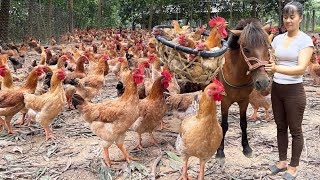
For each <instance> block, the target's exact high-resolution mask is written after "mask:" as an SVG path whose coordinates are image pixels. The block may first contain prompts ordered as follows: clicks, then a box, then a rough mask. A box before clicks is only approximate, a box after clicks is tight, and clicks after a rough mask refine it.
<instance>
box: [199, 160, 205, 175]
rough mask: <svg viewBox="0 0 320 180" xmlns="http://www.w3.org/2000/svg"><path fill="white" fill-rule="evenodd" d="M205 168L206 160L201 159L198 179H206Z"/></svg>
mask: <svg viewBox="0 0 320 180" xmlns="http://www.w3.org/2000/svg"><path fill="white" fill-rule="evenodd" d="M204 168H205V162H203V161H201V160H200V173H199V176H198V180H204Z"/></svg>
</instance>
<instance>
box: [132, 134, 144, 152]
mask: <svg viewBox="0 0 320 180" xmlns="http://www.w3.org/2000/svg"><path fill="white" fill-rule="evenodd" d="M141 141H142V139H141V134H138V142H137V145H136V146H135V147H134V148H133V149H143V147H142V143H141Z"/></svg>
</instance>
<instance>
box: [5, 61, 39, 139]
mask: <svg viewBox="0 0 320 180" xmlns="http://www.w3.org/2000/svg"><path fill="white" fill-rule="evenodd" d="M42 74H43V67H42V66H37V67H35V68H34V69H33V70H32V71H31V73H30V74H29V76H28V78H27V81H26V83H25V84H24V85H23V86H22V87H20V88H19V89H17V90H15V91H11V90H10V89H9V90H3V91H0V116H5V121H6V124H7V126H8V133H9V134H12V133H15V132H16V131H13V130H12V128H11V124H10V123H11V118H12V117H13V116H14V115H15V114H16V113H18V112H19V111H21V110H22V109H23V108H24V107H25V105H24V102H23V100H24V97H23V93H24V92H28V93H34V91H35V89H36V87H37V83H38V80H39V77H40V76H41V75H42ZM0 122H3V119H2V118H1V117H0ZM0 124H1V123H0Z"/></svg>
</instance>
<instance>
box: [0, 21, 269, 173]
mask: <svg viewBox="0 0 320 180" xmlns="http://www.w3.org/2000/svg"><path fill="white" fill-rule="evenodd" d="M173 25H174V28H173V29H172V30H169V31H161V30H160V31H159V30H156V31H154V32H153V34H155V35H157V34H158V35H159V34H161V35H162V36H164V37H167V38H171V39H172V40H173V41H174V42H176V43H177V44H180V45H183V46H187V47H191V48H198V50H211V49H212V48H215V47H219V46H220V47H221V38H225V37H226V35H227V34H226V29H225V28H226V24H225V20H224V19H223V18H215V19H212V20H211V21H210V22H209V25H210V26H211V27H212V29H211V31H210V35H209V37H208V38H207V39H206V41H204V42H202V41H201V39H202V37H201V34H202V33H203V31H204V28H203V27H200V28H198V29H197V30H196V31H195V32H191V31H190V29H188V28H180V26H179V24H178V23H177V22H176V21H173ZM172 37H173V38H172ZM59 41H60V42H61V43H62V45H57V43H56V41H55V39H54V38H53V37H51V39H50V46H49V47H44V46H42V45H40V44H39V43H38V42H37V41H36V40H35V39H33V38H32V37H29V39H28V40H24V41H23V42H22V43H21V44H20V45H18V44H13V43H10V44H8V47H7V50H4V49H2V48H0V53H1V54H0V76H1V78H0V83H1V90H0V130H1V129H2V132H3V131H4V129H5V127H7V129H8V133H9V134H10V133H16V132H17V130H13V129H12V125H11V120H12V117H13V116H14V115H16V114H17V113H19V112H20V113H22V114H23V117H22V119H21V120H19V121H18V122H15V123H17V124H21V125H23V124H24V121H25V118H26V117H27V125H30V123H31V121H33V120H35V121H36V122H38V123H39V124H40V125H41V126H42V127H43V128H44V131H45V137H46V140H49V139H50V138H52V139H54V138H55V135H54V133H53V132H52V131H51V130H50V124H52V122H53V121H54V119H55V117H57V115H58V114H59V113H60V112H61V111H63V110H64V109H65V106H67V108H69V109H73V108H75V109H76V110H77V111H79V113H80V114H81V116H82V117H83V119H84V120H85V121H86V122H88V123H89V124H90V128H91V130H92V131H93V132H94V133H95V134H96V135H97V136H98V137H100V138H101V139H102V140H104V142H105V145H104V156H103V158H104V160H105V163H106V164H107V165H108V166H111V165H112V161H111V160H110V157H109V151H108V149H109V147H110V146H111V145H112V144H113V143H115V144H116V146H117V147H118V148H119V149H120V150H121V152H122V153H123V155H124V157H125V159H126V160H127V161H131V160H136V158H134V157H131V156H130V155H129V154H128V153H127V151H126V149H125V148H124V146H123V143H124V139H125V133H126V131H127V130H128V129H129V128H131V129H132V130H134V131H135V132H137V134H138V138H137V145H136V148H143V147H142V145H141V134H143V133H149V134H150V135H151V140H152V142H153V143H154V144H156V145H157V141H156V139H155V138H154V137H153V135H152V133H153V131H154V130H155V129H156V128H157V127H158V126H159V125H160V126H161V129H162V127H163V123H162V119H163V117H164V115H165V113H166V112H168V111H174V112H185V113H188V112H194V111H195V112H197V113H196V114H193V115H191V116H188V117H187V118H186V119H184V120H183V122H182V124H181V127H180V133H179V136H178V138H177V142H176V147H177V149H178V150H179V151H180V152H181V154H182V156H183V159H184V162H185V165H184V171H183V176H182V178H183V179H187V161H188V158H189V157H190V156H196V157H199V158H200V175H199V178H200V179H203V177H204V166H205V163H206V161H208V160H209V159H210V158H211V157H212V155H213V154H214V153H215V151H216V149H217V148H218V147H219V145H220V142H221V139H222V130H221V127H220V125H219V123H218V120H217V117H216V110H217V108H216V101H221V99H222V97H223V95H225V93H224V87H223V85H222V84H221V83H220V82H219V81H217V80H215V79H214V80H213V81H212V83H211V84H209V85H208V86H206V87H205V88H203V87H200V86H198V85H197V84H192V83H188V82H181V81H179V79H176V78H175V74H174V73H173V72H171V71H170V70H169V68H168V67H167V66H166V65H162V63H161V61H160V58H159V55H158V54H157V52H156V49H155V39H154V38H153V35H152V34H151V33H149V32H148V31H146V30H134V31H133V30H126V29H124V30H117V29H105V30H97V29H90V30H89V29H83V30H81V31H80V30H78V29H75V31H74V33H73V34H71V33H67V34H65V35H63V36H61V37H60V39H59ZM70 43H72V44H74V43H76V46H74V45H72V44H70ZM66 44H69V45H66ZM28 47H29V48H30V50H28ZM38 54H40V57H39V59H38V60H30V62H31V64H27V63H25V61H24V59H26V58H27V57H28V55H36V56H39V55H38ZM190 58H191V59H192V57H190ZM8 61H10V62H11V63H12V67H13V70H14V71H13V72H16V71H17V69H21V68H22V69H23V71H25V72H26V73H24V74H22V75H14V73H13V72H12V71H11V69H10V67H11V66H10V64H9V63H8ZM109 73H113V74H114V75H115V77H116V80H117V81H118V83H117V85H116V89H117V92H118V97H117V98H115V99H104V100H103V101H102V102H99V103H92V101H91V100H92V99H93V98H94V97H96V96H97V95H98V94H99V93H101V89H102V88H103V87H104V86H105V85H106V84H105V76H106V75H108V74H109ZM15 81H23V82H24V84H23V85H22V86H16V85H15ZM202 90H203V91H202ZM256 96H259V94H258V95H256ZM254 99H255V98H254ZM261 99H262V101H263V102H265V99H264V97H261ZM255 100H257V99H255ZM267 105H269V106H268V108H269V107H270V103H267ZM197 106H198V107H197ZM257 108H259V106H258V107H257ZM3 117H4V119H3ZM199 143H200V144H199Z"/></svg>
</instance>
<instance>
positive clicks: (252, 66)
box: [240, 45, 271, 71]
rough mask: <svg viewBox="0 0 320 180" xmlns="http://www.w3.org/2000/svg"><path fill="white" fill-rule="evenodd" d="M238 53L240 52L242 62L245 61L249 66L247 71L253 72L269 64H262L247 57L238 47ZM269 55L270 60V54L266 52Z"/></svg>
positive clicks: (253, 58) (255, 59)
mask: <svg viewBox="0 0 320 180" xmlns="http://www.w3.org/2000/svg"><path fill="white" fill-rule="evenodd" d="M240 51H241V54H242V56H243V58H244V60H245V61H246V63H247V64H248V66H249V71H253V70H255V69H257V68H259V67H261V66H265V65H267V64H268V63H269V62H263V61H261V60H260V59H258V58H256V57H249V58H248V57H247V56H246V55H245V54H244V51H243V47H242V46H241V45H240ZM268 53H269V54H270V58H271V53H270V52H268ZM251 62H256V63H254V64H251Z"/></svg>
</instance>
